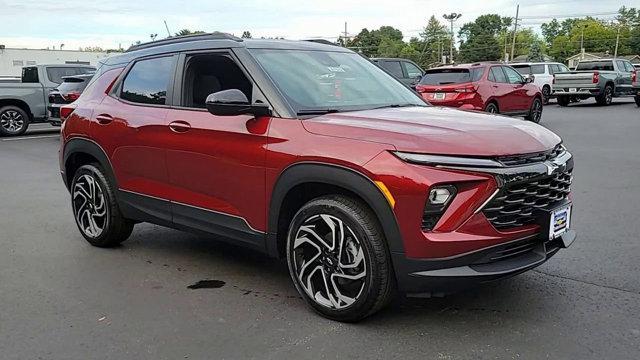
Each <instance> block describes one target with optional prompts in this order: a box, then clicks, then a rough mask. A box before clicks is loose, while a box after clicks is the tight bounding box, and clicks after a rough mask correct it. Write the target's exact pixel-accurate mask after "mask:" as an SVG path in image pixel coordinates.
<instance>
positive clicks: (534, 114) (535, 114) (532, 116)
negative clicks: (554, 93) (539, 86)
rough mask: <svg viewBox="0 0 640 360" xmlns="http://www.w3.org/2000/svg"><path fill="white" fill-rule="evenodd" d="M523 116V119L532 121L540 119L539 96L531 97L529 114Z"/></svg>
mask: <svg viewBox="0 0 640 360" xmlns="http://www.w3.org/2000/svg"><path fill="white" fill-rule="evenodd" d="M524 118H525V120H529V121H533V122H534V123H539V122H540V119H542V100H540V98H535V99H533V103H532V104H531V109H529V115H527V116H525V117H524Z"/></svg>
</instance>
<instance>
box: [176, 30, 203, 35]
mask: <svg viewBox="0 0 640 360" xmlns="http://www.w3.org/2000/svg"><path fill="white" fill-rule="evenodd" d="M194 34H204V31H200V30H196V31H191V30H189V29H182V30H180V31H178V32H177V33H176V35H175V36H185V35H194Z"/></svg>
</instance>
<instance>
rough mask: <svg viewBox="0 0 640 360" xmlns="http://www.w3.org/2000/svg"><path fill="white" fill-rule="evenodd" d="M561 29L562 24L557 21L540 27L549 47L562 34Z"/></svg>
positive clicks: (554, 20)
mask: <svg viewBox="0 0 640 360" xmlns="http://www.w3.org/2000/svg"><path fill="white" fill-rule="evenodd" d="M561 29H562V28H561V26H560V23H559V22H558V20H556V19H553V20H551V21H550V22H548V23H544V24H542V25H540V30H541V31H542V36H543V37H544V41H546V42H547V45H551V43H553V40H554V39H555V38H556V37H558V36H559V35H560V34H561Z"/></svg>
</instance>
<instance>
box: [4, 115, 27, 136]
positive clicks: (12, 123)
mask: <svg viewBox="0 0 640 360" xmlns="http://www.w3.org/2000/svg"><path fill="white" fill-rule="evenodd" d="M24 120H25V119H24V117H23V116H22V114H20V113H19V112H17V111H15V110H7V111H4V112H3V113H2V114H0V126H2V128H3V129H5V130H6V131H7V132H8V133H10V134H15V133H18V132H20V131H21V130H22V128H23V127H24V124H25V123H24Z"/></svg>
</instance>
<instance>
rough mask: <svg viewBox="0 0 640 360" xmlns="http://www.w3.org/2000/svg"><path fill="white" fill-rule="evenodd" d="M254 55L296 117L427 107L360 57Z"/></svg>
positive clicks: (293, 53) (338, 54)
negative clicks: (320, 111) (324, 112)
mask: <svg viewBox="0 0 640 360" xmlns="http://www.w3.org/2000/svg"><path fill="white" fill-rule="evenodd" d="M249 51H250V52H251V54H252V55H253V56H254V58H255V59H256V60H257V61H258V63H259V64H260V65H261V66H262V68H263V69H264V70H265V72H266V73H267V74H268V75H269V77H270V78H271V80H272V81H273V82H274V83H275V85H276V86H277V87H278V89H279V90H280V92H281V93H282V94H284V96H285V98H286V99H287V100H288V102H289V103H290V104H291V106H292V107H293V108H294V109H295V110H296V112H304V111H310V110H311V109H331V110H335V111H350V110H363V109H370V108H374V107H380V106H388V105H416V106H425V105H426V104H425V103H424V101H423V100H422V99H421V98H420V97H419V96H417V95H416V94H415V93H414V92H412V91H411V90H409V89H408V88H406V87H405V86H404V85H402V84H401V83H400V82H398V81H397V80H395V79H394V78H393V77H392V76H389V74H387V73H386V72H384V71H382V69H380V68H379V67H377V66H376V65H374V64H372V63H371V62H369V61H368V60H366V59H364V58H363V57H362V56H360V55H358V54H354V53H342V52H324V51H306V50H277V49H249Z"/></svg>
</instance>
